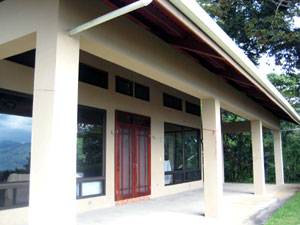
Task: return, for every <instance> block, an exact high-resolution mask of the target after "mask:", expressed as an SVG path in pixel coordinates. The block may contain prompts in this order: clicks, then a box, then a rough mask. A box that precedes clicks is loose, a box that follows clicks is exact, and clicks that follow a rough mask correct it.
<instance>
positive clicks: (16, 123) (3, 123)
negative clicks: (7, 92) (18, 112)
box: [0, 114, 32, 143]
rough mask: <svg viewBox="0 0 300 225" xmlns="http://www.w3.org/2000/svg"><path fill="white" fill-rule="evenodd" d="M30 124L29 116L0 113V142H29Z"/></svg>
mask: <svg viewBox="0 0 300 225" xmlns="http://www.w3.org/2000/svg"><path fill="white" fill-rule="evenodd" d="M31 126H32V119H31V118H29V117H22V116H13V115H6V114H0V142H1V141H6V140H10V141H16V142H21V143H26V142H30V141H31Z"/></svg>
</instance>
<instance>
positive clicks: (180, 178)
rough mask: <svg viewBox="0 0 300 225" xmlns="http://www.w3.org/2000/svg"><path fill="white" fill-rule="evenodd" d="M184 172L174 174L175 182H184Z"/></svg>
mask: <svg viewBox="0 0 300 225" xmlns="http://www.w3.org/2000/svg"><path fill="white" fill-rule="evenodd" d="M183 175H184V174H183V173H175V174H173V183H174V184H179V183H183V182H184V176H183Z"/></svg>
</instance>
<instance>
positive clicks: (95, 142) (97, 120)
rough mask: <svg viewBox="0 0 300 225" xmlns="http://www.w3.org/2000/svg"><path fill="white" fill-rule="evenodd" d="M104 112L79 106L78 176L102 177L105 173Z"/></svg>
mask: <svg viewBox="0 0 300 225" xmlns="http://www.w3.org/2000/svg"><path fill="white" fill-rule="evenodd" d="M103 132H104V112H103V111H100V110H95V109H91V108H86V107H81V106H80V107H79V108H78V124H77V177H100V176H104V174H103V144H104V142H103V138H104V135H103Z"/></svg>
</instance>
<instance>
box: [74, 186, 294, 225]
mask: <svg viewBox="0 0 300 225" xmlns="http://www.w3.org/2000/svg"><path fill="white" fill-rule="evenodd" d="M266 190H267V193H266V195H260V196H259V195H258V196H255V195H253V184H228V183H226V184H224V199H223V212H222V215H221V216H220V218H219V219H213V218H207V217H204V216H203V215H204V201H203V189H197V190H192V191H187V192H182V193H179V194H174V195H169V196H164V197H160V198H153V199H150V200H146V201H141V202H136V203H130V204H127V205H123V206H116V207H111V208H106V209H99V210H95V211H90V212H86V213H81V214H78V215H77V225H96V224H97V225H98V224H105V225H106V224H108V225H110V224H118V225H127V224H139V225H140V224H143V225H144V224H149V225H150V224H151V225H153V224H154V225H155V224H157V225H161V224H172V225H174V224H181V225H185V224H187V223H189V224H231V225H234V224H264V222H265V221H266V220H267V219H268V218H269V216H270V215H272V213H273V212H274V211H275V210H276V209H278V208H280V207H281V206H282V205H283V204H284V203H285V202H286V201H288V200H289V199H290V198H291V197H292V196H293V195H295V194H296V193H297V192H298V191H299V190H300V184H285V185H279V186H276V185H266Z"/></svg>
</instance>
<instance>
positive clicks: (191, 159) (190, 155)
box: [184, 130, 199, 169]
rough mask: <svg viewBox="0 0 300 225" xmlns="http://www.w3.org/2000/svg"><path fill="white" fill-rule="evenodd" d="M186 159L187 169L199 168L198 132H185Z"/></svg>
mask: <svg viewBox="0 0 300 225" xmlns="http://www.w3.org/2000/svg"><path fill="white" fill-rule="evenodd" d="M184 159H185V168H186V169H197V168H199V147H198V135H197V131H196V130H194V131H185V132H184Z"/></svg>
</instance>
